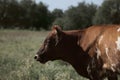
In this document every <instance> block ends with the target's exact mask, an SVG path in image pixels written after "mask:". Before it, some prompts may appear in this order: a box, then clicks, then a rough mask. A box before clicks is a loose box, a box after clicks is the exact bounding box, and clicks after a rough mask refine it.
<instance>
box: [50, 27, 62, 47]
mask: <svg viewBox="0 0 120 80" xmlns="http://www.w3.org/2000/svg"><path fill="white" fill-rule="evenodd" d="M52 29H53V33H54V34H55V41H56V44H55V46H56V45H57V44H58V43H59V41H60V40H61V39H62V37H61V36H62V29H61V27H60V26H59V25H54V26H53V28H52Z"/></svg>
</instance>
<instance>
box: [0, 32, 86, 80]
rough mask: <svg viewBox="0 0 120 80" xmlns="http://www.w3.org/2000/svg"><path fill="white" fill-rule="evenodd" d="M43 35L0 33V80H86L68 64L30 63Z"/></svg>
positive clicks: (43, 33) (55, 62)
mask: <svg viewBox="0 0 120 80" xmlns="http://www.w3.org/2000/svg"><path fill="white" fill-rule="evenodd" d="M47 33H48V32H43V31H41V32H38V31H36V32H35V31H25V30H24V31H23V30H20V31H18V30H0V80H86V79H85V78H83V77H80V76H79V75H78V74H77V73H76V72H75V70H74V69H73V68H72V67H71V65H69V64H68V63H64V62H62V61H53V62H47V63H46V64H44V65H43V64H40V63H39V62H37V61H36V60H34V56H35V55H36V52H37V51H38V49H39V48H40V46H41V44H42V42H43V40H44V38H45V36H46V35H47Z"/></svg>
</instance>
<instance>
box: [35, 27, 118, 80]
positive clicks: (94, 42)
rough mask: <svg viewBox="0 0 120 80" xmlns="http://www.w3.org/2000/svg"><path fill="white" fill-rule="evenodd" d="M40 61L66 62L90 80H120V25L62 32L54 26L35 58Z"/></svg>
mask: <svg viewBox="0 0 120 80" xmlns="http://www.w3.org/2000/svg"><path fill="white" fill-rule="evenodd" d="M35 59H36V60H37V61H40V62H41V63H45V62H47V61H49V60H58V59H60V60H63V61H66V62H68V63H70V64H71V65H72V66H73V67H74V68H75V70H76V71H77V72H78V73H79V74H80V75H81V76H84V77H86V78H89V79H90V80H102V79H104V78H105V77H107V78H108V80H118V79H117V73H120V25H102V26H91V27H89V28H87V29H84V30H71V31H62V30H61V28H60V27H59V26H54V27H53V29H52V31H51V33H49V35H48V36H47V38H46V39H45V41H44V43H43V46H42V47H41V48H40V50H39V51H38V53H37V55H36V56H35Z"/></svg>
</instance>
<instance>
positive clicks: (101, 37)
mask: <svg viewBox="0 0 120 80" xmlns="http://www.w3.org/2000/svg"><path fill="white" fill-rule="evenodd" d="M102 39H103V35H102V36H100V39H99V42H98V44H100V43H101V41H102Z"/></svg>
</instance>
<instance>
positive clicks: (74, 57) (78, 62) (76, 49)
mask: <svg viewBox="0 0 120 80" xmlns="http://www.w3.org/2000/svg"><path fill="white" fill-rule="evenodd" d="M79 32H80V31H76V32H75V31H74V32H73V33H72V32H69V33H67V34H68V36H67V35H66V36H67V37H66V36H65V37H64V39H65V38H68V39H65V40H68V42H70V43H69V44H72V45H69V46H66V47H68V49H69V50H68V52H65V53H64V54H66V53H69V54H67V55H66V57H65V55H64V58H63V60H64V61H67V62H68V63H70V64H71V65H72V66H73V67H74V68H75V70H76V71H77V72H78V73H79V74H80V75H82V76H84V77H88V73H87V67H88V63H89V60H90V57H89V55H88V54H87V53H85V52H84V51H83V50H82V48H80V46H79V45H78V44H77V41H78V38H79V37H78V36H79V35H78V34H79ZM69 38H70V39H69ZM63 42H64V41H63ZM64 46H65V44H64ZM70 46H72V47H70Z"/></svg>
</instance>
